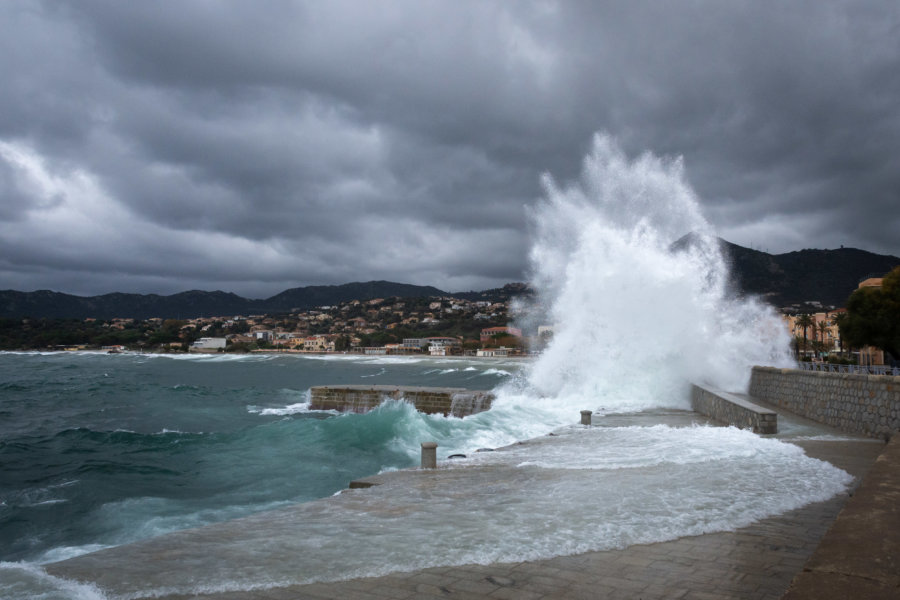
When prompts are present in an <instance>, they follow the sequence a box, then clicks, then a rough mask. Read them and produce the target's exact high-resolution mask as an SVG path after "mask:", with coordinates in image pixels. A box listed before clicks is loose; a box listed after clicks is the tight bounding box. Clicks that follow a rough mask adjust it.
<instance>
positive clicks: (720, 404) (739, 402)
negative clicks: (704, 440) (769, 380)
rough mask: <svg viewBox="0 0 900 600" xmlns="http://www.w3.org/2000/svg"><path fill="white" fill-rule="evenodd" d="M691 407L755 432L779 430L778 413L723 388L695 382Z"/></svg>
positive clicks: (692, 387)
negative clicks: (713, 387)
mask: <svg viewBox="0 0 900 600" xmlns="http://www.w3.org/2000/svg"><path fill="white" fill-rule="evenodd" d="M691 408H692V409H693V410H694V411H695V412H698V413H700V414H702V415H706V416H707V417H709V418H711V419H712V420H714V421H718V422H719V423H725V424H726V425H734V426H735V427H739V428H741V429H752V430H753V432H754V433H777V432H778V415H777V414H776V413H774V412H772V411H771V410H768V409H766V408H763V407H761V406H757V405H756V404H753V403H752V402H748V401H746V400H744V399H742V398H739V397H737V396H735V395H734V394H729V393H728V392H723V391H721V390H714V389H712V388H708V387H705V386H702V385H697V384H693V385H692V386H691Z"/></svg>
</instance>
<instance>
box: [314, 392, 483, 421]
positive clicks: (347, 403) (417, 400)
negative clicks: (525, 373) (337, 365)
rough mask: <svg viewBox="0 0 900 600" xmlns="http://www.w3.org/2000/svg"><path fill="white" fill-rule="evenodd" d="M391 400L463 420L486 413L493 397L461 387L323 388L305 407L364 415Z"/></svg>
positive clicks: (426, 411) (315, 393)
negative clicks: (463, 418) (462, 418)
mask: <svg viewBox="0 0 900 600" xmlns="http://www.w3.org/2000/svg"><path fill="white" fill-rule="evenodd" d="M392 399H393V400H404V401H406V402H409V403H411V404H412V405H413V406H415V407H416V410H417V411H419V412H423V413H427V414H442V415H444V416H446V415H452V416H454V417H465V416H468V415H473V414H475V413H479V412H482V411H485V410H489V409H490V408H491V403H492V402H493V400H494V395H493V394H492V393H491V392H485V391H472V390H467V389H464V388H434V387H410V386H394V385H341V386H329V385H323V386H316V387H312V388H310V390H309V407H310V408H311V409H313V410H336V411H339V412H356V413H364V412H369V411H370V410H372V409H373V408H375V407H377V406H378V405H379V404H381V403H382V402H384V401H385V400H392Z"/></svg>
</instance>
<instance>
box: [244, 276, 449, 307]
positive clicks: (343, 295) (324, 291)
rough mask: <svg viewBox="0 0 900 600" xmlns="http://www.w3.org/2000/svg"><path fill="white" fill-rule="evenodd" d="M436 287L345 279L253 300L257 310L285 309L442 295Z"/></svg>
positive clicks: (443, 294)
mask: <svg viewBox="0 0 900 600" xmlns="http://www.w3.org/2000/svg"><path fill="white" fill-rule="evenodd" d="M446 295H447V292H443V291H441V290H439V289H437V288H436V287H431V286H430V285H429V286H422V285H411V284H408V283H394V282H392V281H368V282H366V283H358V282H356V283H345V284H343V285H310V286H307V287H299V288H292V289H289V290H285V291H283V292H281V293H280V294H277V295H275V296H272V297H271V298H269V299H267V300H258V301H257V302H256V304H255V306H256V307H257V310H258V311H259V312H289V311H291V310H293V309H295V308H298V309H309V308H313V307H316V306H331V305H334V304H340V303H341V302H347V301H349V300H372V299H374V298H392V297H394V296H399V297H401V298H422V297H431V296H446Z"/></svg>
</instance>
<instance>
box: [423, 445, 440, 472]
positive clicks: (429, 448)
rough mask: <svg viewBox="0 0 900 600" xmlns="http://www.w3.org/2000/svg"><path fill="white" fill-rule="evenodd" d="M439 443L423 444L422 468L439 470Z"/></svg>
mask: <svg viewBox="0 0 900 600" xmlns="http://www.w3.org/2000/svg"><path fill="white" fill-rule="evenodd" d="M437 446H438V445H437V443H436V442H422V468H423V469H435V468H437Z"/></svg>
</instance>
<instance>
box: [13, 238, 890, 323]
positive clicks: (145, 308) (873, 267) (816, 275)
mask: <svg viewBox="0 0 900 600" xmlns="http://www.w3.org/2000/svg"><path fill="white" fill-rule="evenodd" d="M691 239H692V236H691V235H687V236H685V237H683V238H682V239H680V240H678V241H677V242H675V243H674V244H673V245H672V247H673V249H677V248H680V247H683V246H685V245H687V244H690V243H691ZM719 242H720V244H721V246H722V250H723V252H724V254H725V256H726V259H727V260H728V261H729V263H730V264H731V271H732V274H731V275H732V284H733V287H734V290H735V291H736V292H737V293H739V294H753V295H757V296H760V297H762V298H763V299H765V300H766V301H767V302H769V303H771V304H773V305H774V306H776V307H783V306H789V305H792V304H801V303H804V302H810V301H812V302H821V303H822V305H824V306H843V305H844V303H845V302H846V301H847V298H848V297H849V296H850V294H851V293H852V292H853V290H855V289H856V287H857V285H858V284H859V282H860V280H861V279H863V278H864V277H866V276H868V275H872V274H875V275H883V274H885V273H887V272H888V271H890V270H891V269H892V268H894V267H896V266H897V265H900V258H898V257H896V256H889V255H883V254H874V253H872V252H866V251H865V250H858V249H856V248H840V249H838V250H799V251H797V252H788V253H786V254H768V253H766V252H760V251H758V250H751V249H750V248H744V247H742V246H738V245H737V244H732V243H731V242H728V241H725V240H721V239H720V240H719ZM532 293H533V291H532V290H531V288H529V287H528V286H527V285H526V284H524V283H509V284H507V285H505V286H503V287H502V288H496V289H491V290H483V291H468V292H456V293H448V292H444V291H442V290H439V289H438V288H435V287H431V286H420V285H411V284H407V283H394V282H391V281H368V282H364V283H361V282H355V283H346V284H343V285H314V286H307V287H298V288H293V289H289V290H285V291H283V292H281V293H280V294H276V295H275V296H272V297H271V298H266V299H265V300H249V299H247V298H242V297H241V296H238V295H236V294H232V293H228V292H221V291H215V292H204V291H199V290H194V291H189V292H181V293H179V294H172V295H171V296H159V295H157V294H121V293H114V294H104V295H102V296H90V297H84V296H73V295H70V294H62V293H59V292H51V291H48V290H40V291H37V292H17V291H14V290H5V291H0V317H33V318H42V317H53V318H76V319H84V318H89V317H93V318H98V319H110V318H114V317H122V318H135V319H147V318H151V317H162V318H176V319H190V318H195V317H202V316H225V315H249V314H264V313H278V312H290V311H291V310H295V309H298V310H307V309H310V308H315V307H316V306H331V305H335V304H339V303H341V302H347V301H349V300H371V299H373V298H391V297H395V296H399V297H401V298H427V297H432V296H453V297H456V298H460V299H465V300H472V301H477V300H486V301H490V302H505V301H507V300H510V299H511V298H514V297H516V296H523V295H524V296H529V295H531V294H532Z"/></svg>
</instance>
